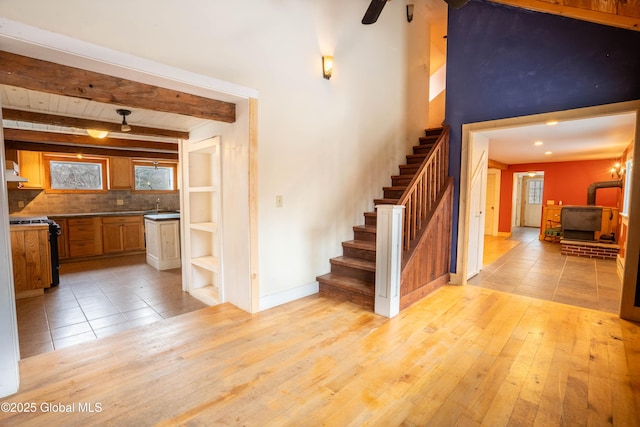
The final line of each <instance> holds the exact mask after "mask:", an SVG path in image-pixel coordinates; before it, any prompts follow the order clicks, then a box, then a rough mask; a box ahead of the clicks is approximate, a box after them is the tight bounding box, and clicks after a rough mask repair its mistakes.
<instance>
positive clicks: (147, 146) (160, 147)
mask: <svg viewBox="0 0 640 427" xmlns="http://www.w3.org/2000/svg"><path fill="white" fill-rule="evenodd" d="M4 138H5V140H12V141H20V142H33V143H45V144H54V145H71V146H78V147H83V146H100V147H105V148H115V149H118V148H120V149H127V150H137V151H144V152H165V153H177V152H178V144H176V143H170V142H155V141H141V140H134V139H120V138H103V139H96V138H92V137H90V136H88V135H86V136H85V135H71V134H66V133H55V132H38V131H33V130H22V129H4Z"/></svg>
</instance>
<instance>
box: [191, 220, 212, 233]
mask: <svg viewBox="0 0 640 427" xmlns="http://www.w3.org/2000/svg"><path fill="white" fill-rule="evenodd" d="M189 227H190V228H191V229H192V230H200V231H209V232H212V233H213V232H216V231H218V224H217V223H215V222H195V223H191V224H189Z"/></svg>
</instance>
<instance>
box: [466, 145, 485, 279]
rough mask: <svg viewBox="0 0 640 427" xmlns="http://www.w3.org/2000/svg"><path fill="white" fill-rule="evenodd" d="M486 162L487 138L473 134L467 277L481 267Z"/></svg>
mask: <svg viewBox="0 0 640 427" xmlns="http://www.w3.org/2000/svg"><path fill="white" fill-rule="evenodd" d="M488 162H489V140H488V139H487V138H486V137H481V136H480V135H474V137H473V151H472V154H471V171H472V174H471V194H470V195H469V234H468V240H467V242H468V246H467V250H468V252H467V279H469V278H471V277H473V276H475V275H476V274H478V273H479V272H480V270H481V269H482V258H483V252H484V224H485V203H486V202H485V200H486V195H487V165H488Z"/></svg>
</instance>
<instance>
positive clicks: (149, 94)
mask: <svg viewBox="0 0 640 427" xmlns="http://www.w3.org/2000/svg"><path fill="white" fill-rule="evenodd" d="M0 84H6V85H11V86H17V87H22V88H26V89H31V90H36V91H40V92H46V93H53V94H56V95H63V96H71V97H74V98H82V99H87V100H91V101H96V102H103V103H106V104H114V105H120V106H125V107H135V108H142V109H146V110H154V111H163V112H165V113H176V114H182V115H185V116H192V117H198V118H201V119H207V120H216V121H220V122H225V123H234V122H235V120H236V106H235V104H233V103H231V102H224V101H218V100H215V99H210V98H204V97H202V96H197V95H192V94H189V93H185V92H179V91H175V90H171V89H166V88H161V87H157V86H152V85H148V84H144V83H139V82H135V81H133V80H128V79H123V78H118V77H113V76H108V75H106V74H100V73H95V72H93V71H87V70H82V69H80V68H74V67H68V66H65V65H61V64H56V63H54V62H48V61H42V60H40V59H34V58H29V57H26V56H22V55H16V54H13V53H9V52H5V51H0Z"/></svg>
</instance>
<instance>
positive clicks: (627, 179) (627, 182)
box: [622, 159, 633, 216]
mask: <svg viewBox="0 0 640 427" xmlns="http://www.w3.org/2000/svg"><path fill="white" fill-rule="evenodd" d="M632 172H633V159H629V160H627V164H626V171H625V173H624V199H623V202H622V215H627V216H629V204H630V201H631V200H630V199H631V182H632V178H631V177H632V176H633V174H632Z"/></svg>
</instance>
